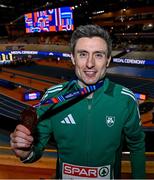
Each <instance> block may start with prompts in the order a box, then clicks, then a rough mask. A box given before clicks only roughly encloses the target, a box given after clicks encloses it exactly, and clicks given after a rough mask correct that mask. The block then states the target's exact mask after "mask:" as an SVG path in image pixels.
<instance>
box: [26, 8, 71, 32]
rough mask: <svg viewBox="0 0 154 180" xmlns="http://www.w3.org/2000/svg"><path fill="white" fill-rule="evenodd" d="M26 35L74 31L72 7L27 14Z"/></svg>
mask: <svg viewBox="0 0 154 180" xmlns="http://www.w3.org/2000/svg"><path fill="white" fill-rule="evenodd" d="M25 26H26V33H34V32H53V31H54V32H56V31H72V30H74V21H73V9H72V7H60V8H55V9H48V10H44V11H36V12H32V13H28V14H25Z"/></svg>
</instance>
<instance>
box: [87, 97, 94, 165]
mask: <svg viewBox="0 0 154 180" xmlns="http://www.w3.org/2000/svg"><path fill="white" fill-rule="evenodd" d="M92 100H93V99H92V98H90V99H87V102H88V115H87V128H86V130H87V132H86V149H87V152H86V157H87V165H88V164H89V150H90V128H91V125H90V120H91V109H92Z"/></svg>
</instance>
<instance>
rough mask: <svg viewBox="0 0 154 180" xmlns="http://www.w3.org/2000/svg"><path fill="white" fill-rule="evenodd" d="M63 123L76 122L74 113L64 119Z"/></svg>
mask: <svg viewBox="0 0 154 180" xmlns="http://www.w3.org/2000/svg"><path fill="white" fill-rule="evenodd" d="M61 123H62V124H76V122H75V120H74V118H73V116H72V114H69V115H67V116H66V117H65V118H64V119H63V120H62V121H61Z"/></svg>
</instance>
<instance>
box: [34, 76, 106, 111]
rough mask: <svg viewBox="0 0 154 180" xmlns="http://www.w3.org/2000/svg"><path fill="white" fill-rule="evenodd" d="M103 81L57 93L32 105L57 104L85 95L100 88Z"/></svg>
mask: <svg viewBox="0 0 154 180" xmlns="http://www.w3.org/2000/svg"><path fill="white" fill-rule="evenodd" d="M73 81H74V80H73ZM74 82H75V81H74ZM103 82H104V81H100V82H98V83H96V84H95V85H89V86H86V87H84V88H80V89H78V90H77V91H74V92H69V93H66V94H64V95H59V96H57V97H52V98H50V99H45V100H42V101H40V103H38V104H36V105H34V106H33V107H34V108H35V107H38V106H40V105H49V104H58V103H60V102H64V101H66V100H71V99H74V98H77V97H79V96H85V95H87V94H90V93H92V92H94V91H95V90H96V89H98V88H100V87H101V86H102V85H103Z"/></svg>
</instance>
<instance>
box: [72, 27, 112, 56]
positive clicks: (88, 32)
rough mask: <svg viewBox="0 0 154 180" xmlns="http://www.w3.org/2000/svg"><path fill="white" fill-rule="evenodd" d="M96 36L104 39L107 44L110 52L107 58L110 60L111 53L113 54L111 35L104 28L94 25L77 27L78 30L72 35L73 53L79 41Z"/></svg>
mask: <svg viewBox="0 0 154 180" xmlns="http://www.w3.org/2000/svg"><path fill="white" fill-rule="evenodd" d="M94 36H97V37H100V38H102V39H104V41H105V42H106V44H107V50H108V52H107V57H108V58H109V57H110V56H111V52H112V41H111V38H110V35H109V33H108V32H107V31H106V30H105V29H103V28H102V27H100V26H98V25H92V24H88V25H81V26H79V27H77V29H76V30H75V31H74V32H73V33H72V37H71V40H70V47H71V52H72V53H73V54H74V49H75V46H76V43H77V41H78V39H80V38H82V37H89V38H91V37H94Z"/></svg>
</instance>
